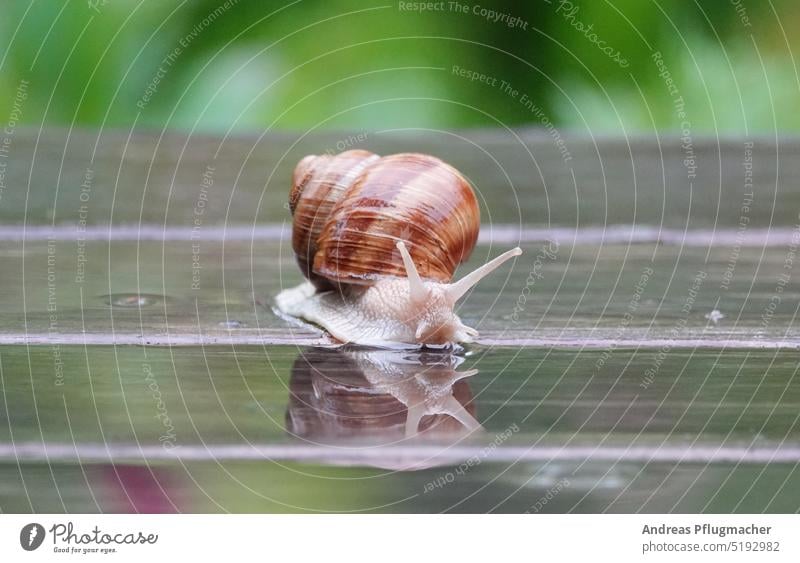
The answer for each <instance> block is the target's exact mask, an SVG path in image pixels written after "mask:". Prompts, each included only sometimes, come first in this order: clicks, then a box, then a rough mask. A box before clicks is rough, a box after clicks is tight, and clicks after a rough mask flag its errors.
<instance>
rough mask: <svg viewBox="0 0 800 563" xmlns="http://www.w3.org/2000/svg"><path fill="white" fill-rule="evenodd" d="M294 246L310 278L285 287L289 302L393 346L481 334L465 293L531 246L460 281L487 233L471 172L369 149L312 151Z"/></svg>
mask: <svg viewBox="0 0 800 563" xmlns="http://www.w3.org/2000/svg"><path fill="white" fill-rule="evenodd" d="M289 209H290V210H291V212H292V216H293V223H292V249H293V251H294V253H295V256H296V259H297V263H298V265H299V266H300V269H301V271H302V273H303V275H304V276H305V277H306V278H307V281H306V282H305V283H303V284H301V285H300V286H298V287H295V288H292V289H287V290H284V291H282V292H281V293H280V294H279V295H278V296H277V298H276V306H277V309H278V311H279V312H281V313H283V314H285V315H289V316H292V317H297V318H300V319H303V320H305V321H308V322H311V323H314V324H316V325H319V326H321V327H322V328H324V329H325V330H326V331H327V332H328V333H330V334H331V336H333V337H334V338H335V339H337V340H339V341H341V342H344V343H353V344H360V345H367V346H380V347H392V346H395V345H401V346H403V345H409V344H411V345H438V346H441V345H447V344H451V343H459V342H472V341H473V340H474V338H475V337H476V336H478V332H477V331H476V330H475V329H473V328H470V327H468V326H466V325H465V324H464V323H462V322H461V319H459V317H458V315H456V314H455V312H454V310H453V309H454V307H455V304H456V302H457V301H458V300H459V299H460V298H461V297H463V296H464V295H465V294H466V293H467V292H468V291H469V290H470V289H471V288H472V287H473V286H474V285H475V284H477V283H478V282H479V281H480V280H481V279H482V278H483V277H485V276H486V275H488V274H490V273H491V272H493V271H494V270H495V269H497V268H498V267H499V266H500V265H501V264H503V263H504V262H506V261H507V260H509V259H510V258H512V257H514V256H519V255H520V254H522V250H521V249H520V248H519V247H517V248H514V249H512V250H509V251H508V252H505V253H504V254H501V255H500V256H498V257H497V258H495V259H493V260H491V261H490V262H488V263H487V264H484V265H483V266H481V267H479V268H478V269H477V270H475V271H473V272H472V273H470V274H468V275H466V276H464V277H463V278H461V279H460V280H458V281H456V282H452V278H453V275H454V273H455V270H456V268H457V267H458V265H459V264H460V263H462V262H464V261H465V260H467V259H468V258H469V255H470V253H471V252H472V249H473V248H474V247H475V244H476V242H477V239H478V231H479V229H480V212H479V209H478V202H477V199H476V197H475V193H474V192H473V190H472V187H471V186H470V184H469V182H468V181H467V180H466V179H465V178H464V177H463V176H462V175H461V174H460V173H459V172H458V171H457V170H456V169H455V168H453V167H452V166H450V165H449V164H446V163H445V162H443V161H441V160H439V159H438V158H435V157H433V156H429V155H423V154H415V153H403V154H394V155H390V156H384V157H380V156H378V155H376V154H373V153H371V152H369V151H365V150H351V151H346V152H343V153H340V154H338V155H319V156H317V155H310V156H306V157H305V158H303V159H302V160H301V161H300V162H299V163H298V165H297V167H296V168H295V170H294V174H293V176H292V187H291V191H290V195H289Z"/></svg>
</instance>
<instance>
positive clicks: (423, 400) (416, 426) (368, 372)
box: [286, 349, 481, 444]
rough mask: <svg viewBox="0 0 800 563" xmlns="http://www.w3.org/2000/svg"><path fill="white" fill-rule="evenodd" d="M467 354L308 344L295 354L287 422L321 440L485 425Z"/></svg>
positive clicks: (385, 437) (377, 439) (450, 433)
mask: <svg viewBox="0 0 800 563" xmlns="http://www.w3.org/2000/svg"><path fill="white" fill-rule="evenodd" d="M463 361H464V359H463V358H462V357H459V356H456V355H454V354H452V353H448V352H438V351H437V352H429V351H426V352H419V351H416V352H409V351H402V352H401V351H394V350H342V349H338V350H332V349H310V350H307V351H305V352H304V353H302V354H301V355H300V356H299V357H298V358H297V360H295V363H294V367H293V368H292V376H291V382H290V396H289V407H288V410H287V412H286V427H287V430H288V431H289V432H290V433H291V434H293V435H296V436H298V437H301V438H305V439H309V440H313V441H315V442H321V443H335V442H352V441H358V442H361V441H367V442H370V443H380V444H388V443H391V442H396V441H399V440H403V439H411V438H422V437H431V438H442V437H450V438H452V437H456V438H457V437H463V436H466V435H468V434H469V433H471V432H474V431H476V430H480V429H481V425H480V423H479V422H478V421H477V419H476V418H475V405H474V403H473V402H472V391H471V390H470V387H469V383H468V382H467V378H469V377H470V376H472V375H475V374H476V373H477V372H478V370H474V369H473V370H467V371H456V368H457V367H458V365H459V364H461V363H462V362H463Z"/></svg>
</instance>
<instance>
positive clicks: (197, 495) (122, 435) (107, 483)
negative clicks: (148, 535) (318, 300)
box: [0, 346, 800, 512]
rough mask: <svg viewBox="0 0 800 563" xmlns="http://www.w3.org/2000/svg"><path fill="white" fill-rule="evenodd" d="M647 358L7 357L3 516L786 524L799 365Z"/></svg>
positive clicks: (257, 352) (721, 356) (101, 351)
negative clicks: (672, 517)
mask: <svg viewBox="0 0 800 563" xmlns="http://www.w3.org/2000/svg"><path fill="white" fill-rule="evenodd" d="M56 350H57V352H58V361H59V362H60V367H59V368H58V370H57V369H56V364H55V359H56V356H55V355H54V354H55V351H56ZM658 352H659V351H658V350H656V349H638V350H637V349H620V348H617V349H613V350H595V349H589V350H558V349H548V348H541V349H530V348H510V347H508V348H498V349H490V348H482V347H473V348H471V349H470V350H469V351H468V353H467V354H462V355H453V354H448V353H443V352H425V353H410V352H389V351H367V350H326V349H318V348H308V347H298V348H292V347H287V346H283V347H270V346H238V347H234V346H216V347H172V348H152V347H139V346H135V347H130V346H129V347H116V348H114V347H104V346H98V347H94V346H89V347H86V348H84V347H83V346H58V347H51V346H41V347H32V348H30V349H28V348H27V347H24V346H5V347H2V348H0V360H1V365H2V371H0V376H1V377H0V384H1V387H2V389H0V391H2V393H3V395H4V396H5V397H6V402H5V403H4V404H3V405H0V408H2V409H3V415H4V417H7V419H8V424H4V425H0V474H2V475H3V476H4V477H3V478H2V479H0V482H1V483H3V485H2V486H0V506H2V508H3V509H4V510H12V509H14V510H22V511H28V510H31V505H32V506H33V509H35V510H38V511H51V512H61V511H64V510H67V511H69V510H90V511H98V510H115V511H133V510H144V511H153V512H158V511H171V510H181V511H193V510H210V511H217V510H231V511H248V510H270V511H306V510H308V511H327V510H341V511H366V510H378V511H391V510H396V511H422V512H437V511H443V510H450V511H480V512H484V511H501V512H505V511H510V512H519V511H526V510H527V511H532V512H537V511H539V512H546V511H568V510H572V511H577V512H584V511H589V512H591V511H603V510H608V511H637V510H641V511H658V510H666V511H669V510H672V509H673V506H674V509H675V510H678V511H689V512H692V511H702V510H706V511H715V510H718V511H728V510H739V511H754V512H759V511H761V510H775V511H779V510H787V508H789V507H793V508H791V510H796V509H797V507H798V506H800V497H798V494H797V492H796V491H798V490H800V488H798V486H797V485H798V484H800V483H798V472H797V471H795V468H796V466H797V464H798V462H800V447H799V446H798V443H799V442H800V431H798V424H797V423H798V418H800V415H798V412H800V388H798V387H797V386H796V385H793V381H794V377H795V372H796V370H797V367H798V366H797V360H796V358H795V357H794V355H793V354H792V353H791V352H787V351H779V350H723V349H716V350H715V349H702V350H690V349H689V350H685V349H673V350H671V351H670V352H669V354H668V355H667V356H666V358H662V359H660V360H659V362H658V363H657V370H656V373H655V374H653V373H652V371H648V370H653V369H654V368H653V366H654V365H656V364H654V362H655V361H656V358H657V357H658ZM29 353H30V356H28V354H29ZM29 358H30V360H29ZM765 367H768V368H769V369H768V373H769V377H766V375H765V374H766V373H767V371H765ZM17 463H19V464H20V466H19V468H17ZM121 468H133V469H131V470H130V471H128V470H127V469H121ZM153 468H158V469H159V470H158V471H157V472H153V474H152V475H151V469H153ZM115 469H116V470H118V472H119V473H120V474H121V476H118V475H117V474H116V473H115ZM123 473H124V474H123ZM111 475H113V476H114V477H113V478H111V477H109V476H111ZM126 491H127V493H126ZM121 499H122V500H121ZM542 499H544V501H543V500H542ZM62 501H63V503H64V506H63V507H62V506H61V504H60V503H61V502H62ZM739 501H741V502H739ZM95 503H96V505H95Z"/></svg>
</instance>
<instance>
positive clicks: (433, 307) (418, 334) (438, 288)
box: [397, 241, 522, 345]
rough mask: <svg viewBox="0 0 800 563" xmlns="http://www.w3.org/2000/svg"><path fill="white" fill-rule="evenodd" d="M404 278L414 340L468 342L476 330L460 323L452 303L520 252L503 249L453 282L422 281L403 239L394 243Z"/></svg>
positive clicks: (520, 251) (424, 341) (422, 342)
mask: <svg viewBox="0 0 800 563" xmlns="http://www.w3.org/2000/svg"><path fill="white" fill-rule="evenodd" d="M397 250H398V251H399V252H400V256H401V257H402V259H403V265H404V267H405V270H406V276H407V278H408V295H409V311H408V313H409V315H408V319H409V322H411V323H416V330H415V339H416V341H417V342H419V343H420V344H436V345H438V344H446V343H448V342H471V341H472V340H473V339H474V337H476V336H478V331H477V330H475V329H474V328H471V327H468V326H467V325H465V324H464V323H462V322H461V319H459V318H458V315H456V314H455V311H454V308H455V304H456V302H457V301H458V300H459V299H461V298H462V297H463V296H464V295H466V293H467V292H468V291H469V290H470V289H472V288H473V287H474V286H475V285H476V284H477V283H478V282H480V281H481V280H482V279H483V278H484V277H486V276H487V275H489V274H490V273H492V272H493V271H494V270H496V269H497V268H499V267H500V266H501V265H502V264H503V263H504V262H506V261H507V260H509V259H511V258H513V257H514V256H519V255H520V254H522V249H521V248H519V247H516V248H513V249H511V250H509V251H507V252H504V253H503V254H501V255H500V256H498V257H497V258H495V259H493V260H490V261H489V262H487V263H486V264H484V265H483V266H481V267H479V268H477V269H476V270H474V271H472V272H470V273H469V274H467V275H466V276H464V277H463V278H461V279H460V280H458V281H457V282H454V283H439V282H424V281H422V278H421V277H420V275H419V272H418V271H417V268H416V266H415V265H414V261H413V260H412V259H411V254H409V252H408V249H407V248H406V245H405V243H404V242H403V241H399V242H398V243H397Z"/></svg>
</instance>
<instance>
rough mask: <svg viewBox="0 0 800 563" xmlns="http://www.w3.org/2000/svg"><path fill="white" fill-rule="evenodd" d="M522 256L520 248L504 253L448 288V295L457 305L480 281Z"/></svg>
mask: <svg viewBox="0 0 800 563" xmlns="http://www.w3.org/2000/svg"><path fill="white" fill-rule="evenodd" d="M520 254H522V249H521V248H520V247H516V248H512V249H511V250H509V251H508V252H504V253H503V254H501V255H500V256H498V257H497V258H495V259H494V260H490V261H489V262H487V263H486V264H484V265H483V266H481V267H480V268H478V269H477V270H474V271H473V272H470V273H469V274H467V275H466V276H464V277H463V278H461V279H460V280H458V281H457V282H455V283H452V284H450V285H449V286H448V287H447V295H448V296H449V297H450V299H452V300H453V303H455V302H456V301H458V300H459V299H461V298H462V297H464V294H465V293H467V292H468V291H469V290H470V289H472V287H474V286H475V285H476V284H477V283H478V282H479V281H481V280H482V279H483V278H485V277H486V276H488V275H489V274H491V273H492V272H494V271H495V270H496V269H497V268H499V267H500V266H501V265H503V263H504V262H506V261H507V260H509V259H511V258H513V257H514V256H519V255H520Z"/></svg>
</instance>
